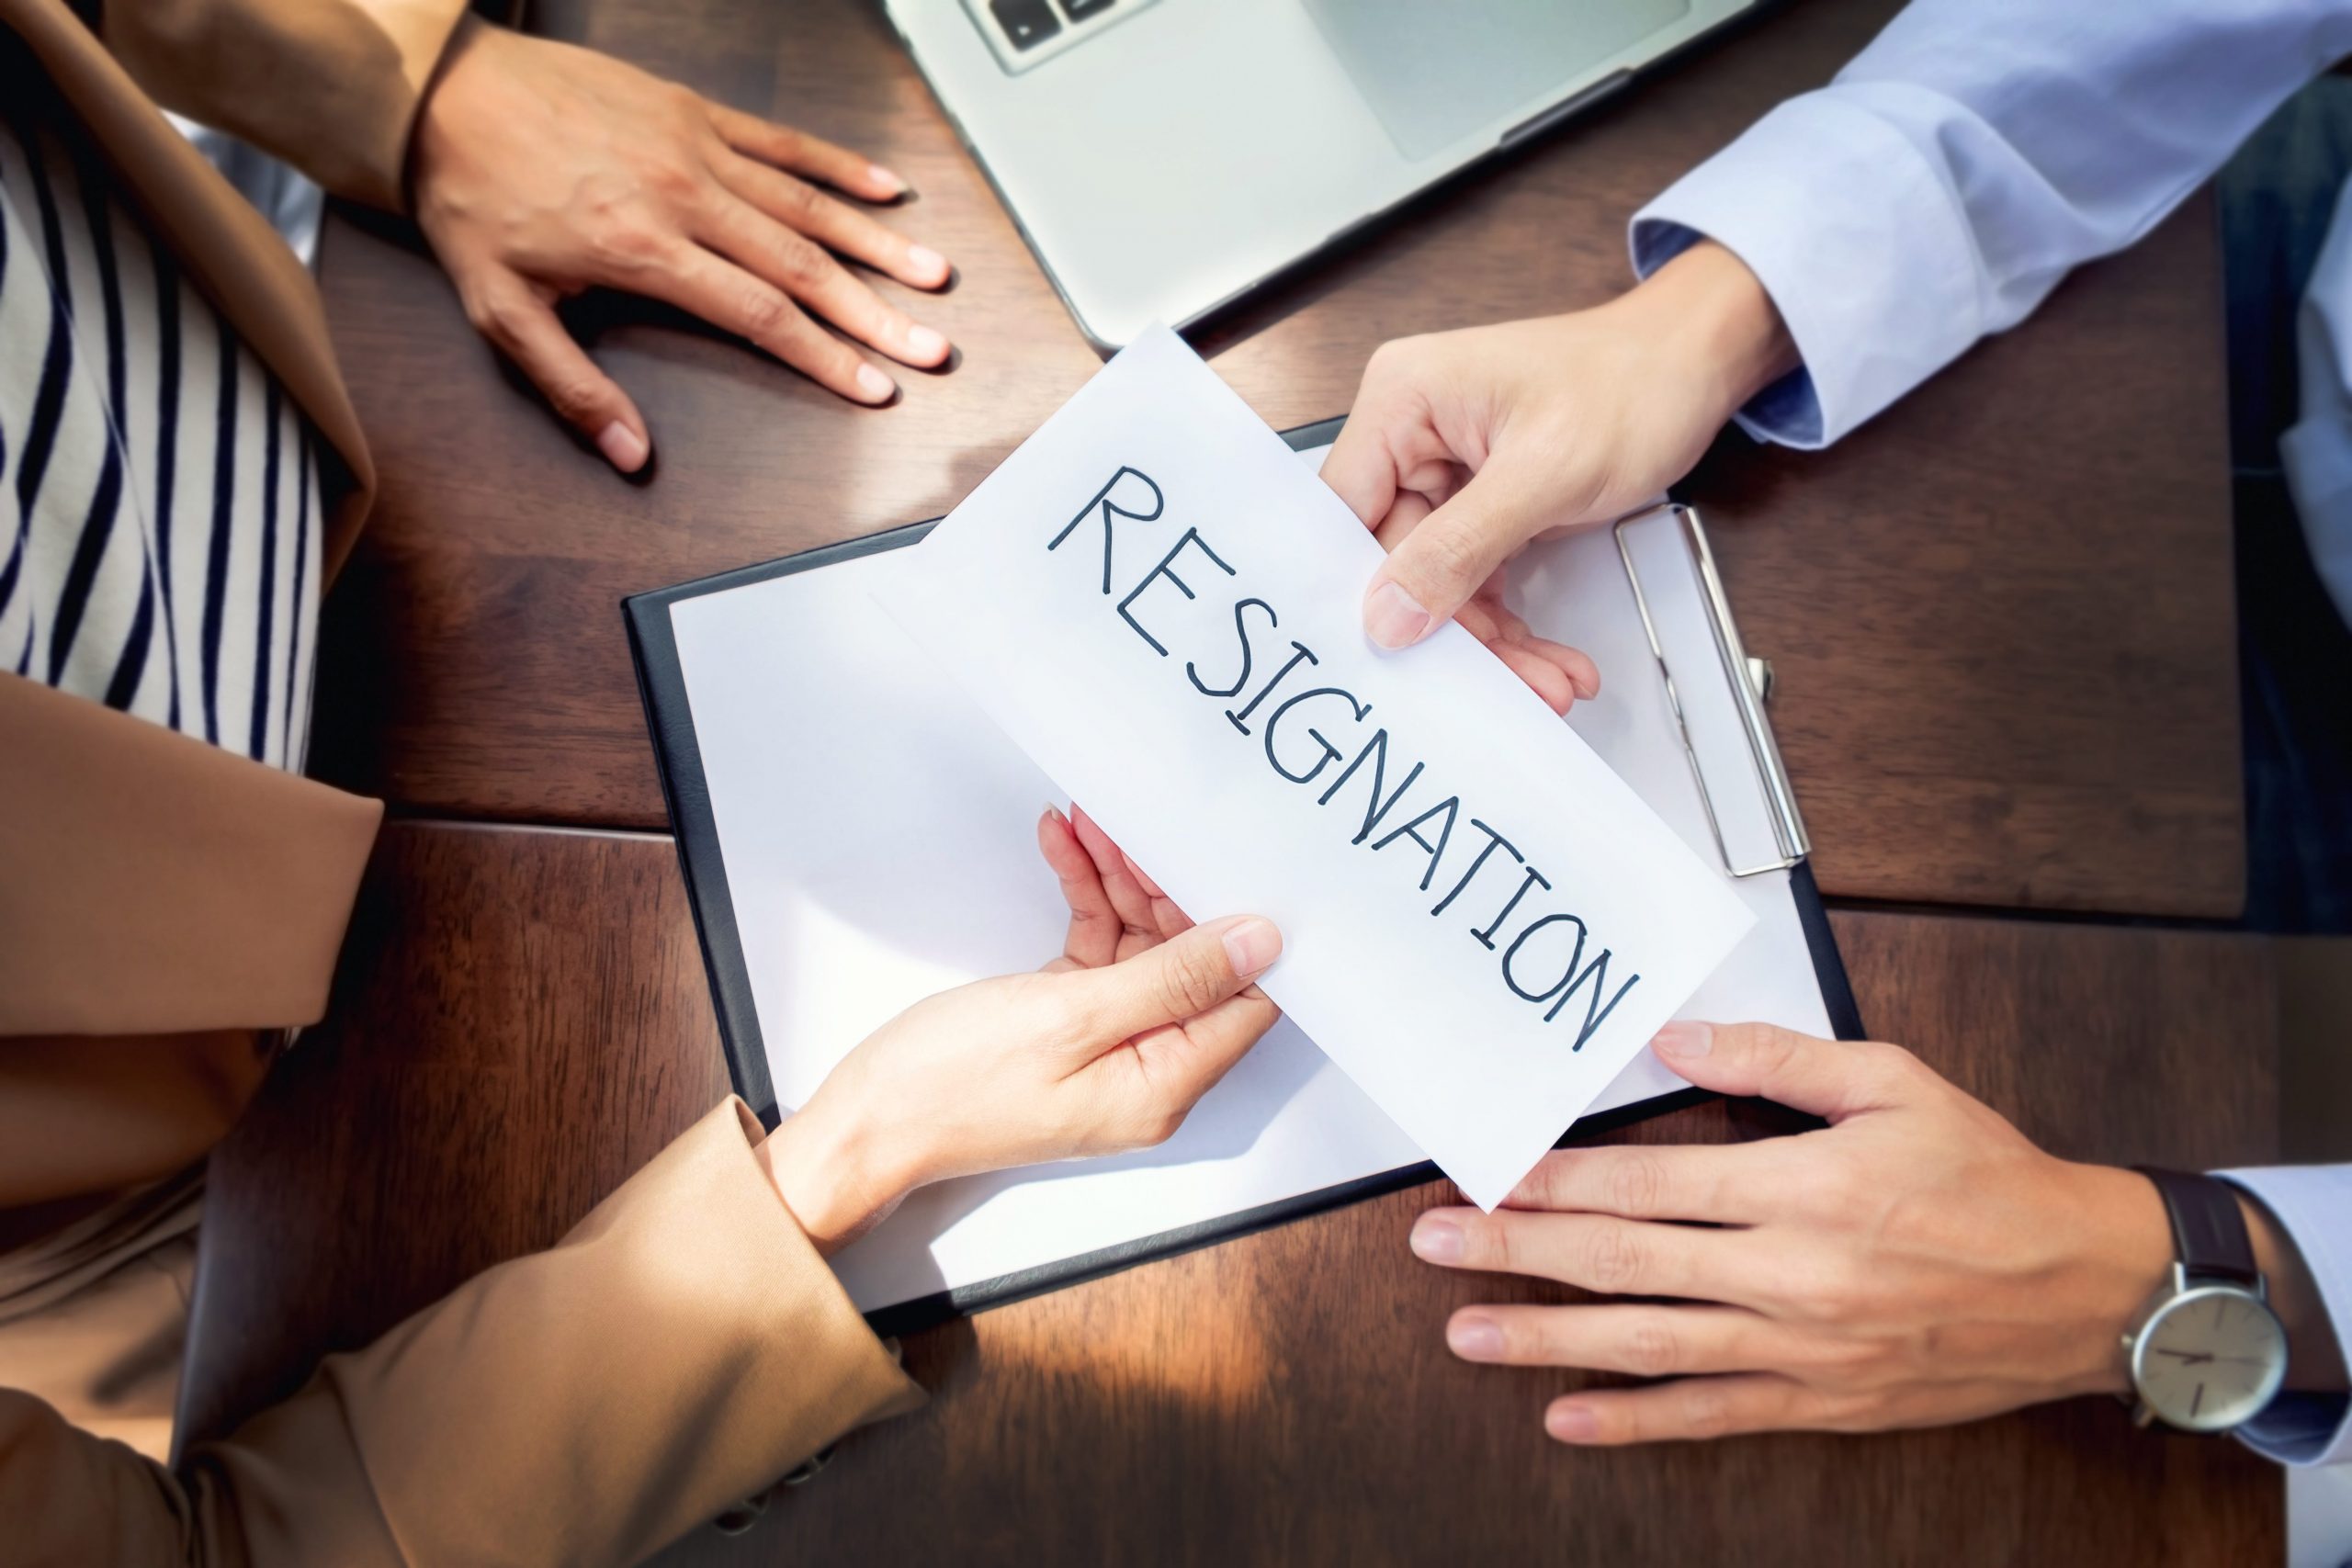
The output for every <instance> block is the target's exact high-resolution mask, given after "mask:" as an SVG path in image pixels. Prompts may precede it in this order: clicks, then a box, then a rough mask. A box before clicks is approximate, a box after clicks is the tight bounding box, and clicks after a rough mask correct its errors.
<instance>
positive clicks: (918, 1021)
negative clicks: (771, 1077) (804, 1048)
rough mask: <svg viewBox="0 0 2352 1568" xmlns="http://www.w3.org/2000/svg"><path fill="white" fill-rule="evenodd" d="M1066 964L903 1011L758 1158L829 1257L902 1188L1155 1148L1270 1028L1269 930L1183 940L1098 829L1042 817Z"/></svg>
mask: <svg viewBox="0 0 2352 1568" xmlns="http://www.w3.org/2000/svg"><path fill="white" fill-rule="evenodd" d="M1037 841H1038V847H1039V848H1040V849H1041V850H1042V851H1043V852H1044V853H1045V857H1046V863H1047V864H1048V865H1049V866H1051V867H1052V868H1053V871H1054V874H1055V875H1056V876H1057V877H1058V878H1060V880H1061V886H1062V894H1063V897H1065V898H1066V899H1067V900H1068V901H1069V937H1068V939H1067V941H1066V942H1065V944H1064V947H1063V951H1062V955H1061V956H1060V957H1059V958H1057V959H1055V960H1054V961H1053V962H1052V963H1050V964H1046V966H1045V968H1043V969H1042V970H1040V971H1038V972H1037V973H1035V974H1031V975H1008V976H1000V977H998V978H996V979H992V980H980V981H976V982H974V983H973V984H971V985H968V986H962V987H957V988H956V989H955V990H952V991H944V992H942V993H941V994H940V995H938V996H935V997H931V998H926V999H924V1000H922V1001H920V1002H917V1003H916V1004H915V1005H914V1006H913V1007H910V1008H909V1009H908V1010H906V1011H905V1012H902V1013H900V1014H899V1016H898V1017H897V1018H894V1019H892V1020H891V1021H889V1022H888V1023H886V1024H884V1025H883V1026H882V1027H881V1028H880V1029H878V1030H876V1031H875V1032H874V1033H872V1034H871V1035H869V1036H867V1037H866V1039H865V1041H864V1042H863V1043H860V1044H859V1045H858V1047H857V1048H856V1049H855V1050H854V1051H852V1052H851V1053H850V1054H849V1055H848V1056H846V1057H844V1058H843V1059H842V1063H841V1065H840V1066H837V1067H835V1068H834V1069H833V1071H832V1073H831V1076H829V1077H827V1078H826V1079H825V1081H824V1082H823V1083H822V1084H820V1085H819V1086H818V1089H817V1092H816V1093H815V1094H814V1095H812V1096H810V1097H809V1102H808V1104H806V1105H805V1106H803V1107H801V1109H800V1110H799V1111H797V1112H796V1113H794V1114H793V1115H792V1116H790V1117H789V1118H787V1119H786V1122H784V1124H783V1125H782V1126H781V1127H779V1128H777V1129H776V1131H775V1134H773V1135H772V1136H770V1137H769V1138H768V1140H767V1141H766V1142H765V1143H764V1144H763V1145H761V1146H760V1151H759V1156H760V1159H761V1161H762V1163H763V1164H764V1165H765V1166H766V1167H767V1168H768V1171H769V1174H770V1175H771V1177H772V1178H773V1179H775V1184H776V1190H778V1191H779V1192H781V1193H782V1194H783V1196H784V1201H785V1202H786V1205H787V1206H788V1207H790V1208H791V1210H792V1212H793V1215H794V1217H795V1218H797V1220H799V1222H800V1224H801V1227H802V1228H803V1229H804V1230H806V1231H807V1232H808V1233H809V1238H810V1239H811V1240H812V1241H814V1242H815V1243H816V1244H817V1247H818V1249H819V1250H820V1251H822V1252H826V1253H831V1251H833V1250H834V1249H836V1248H838V1247H842V1246H843V1245H845V1244H846V1243H848V1242H849V1241H852V1240H854V1239H855V1238H856V1237H857V1236H858V1235H862V1234H863V1233H864V1232H865V1231H866V1230H868V1229H870V1228H871V1227H872V1226H873V1225H874V1224H876V1222H878V1221H879V1220H881V1219H882V1218H883V1216H885V1215H886V1214H888V1213H889V1212H890V1210H891V1209H892V1208H893V1207H895V1206H896V1205H897V1203H898V1201H899V1199H901V1198H903V1197H904V1196H906V1194H907V1193H909V1192H910V1191H912V1190H914V1189H916V1188H918V1187H922V1186H925V1185H927V1184H929V1183H931V1182H933V1181H942V1180H945V1179H947V1178H949V1177H954V1176H969V1175H973V1174H975V1173H977V1172H979V1171H984V1170H998V1169H1002V1168H1006V1167H1008V1166H1016V1165H1034V1164H1037V1163H1039V1162H1041V1161H1045V1160H1059V1159H1075V1158H1080V1157H1081V1156H1090V1155H1105V1154H1115V1153H1118V1152H1120V1151H1123V1150H1126V1149H1134V1148H1142V1147H1146V1146H1148V1145H1152V1144H1158V1143H1161V1142H1163V1141H1165V1140H1166V1139H1167V1138H1168V1137H1169V1135H1170V1134H1173V1133H1174V1132H1175V1131H1176V1129H1177V1128H1178V1127H1179V1126H1181V1125H1182V1123H1183V1121H1184V1117H1185V1115H1186V1114H1187V1113H1188V1112H1189V1111H1191V1110H1192V1109H1193V1103H1194V1102H1195V1101H1196V1100H1199V1099H1200V1098H1201V1096H1202V1095H1204V1094H1206V1093H1207V1092H1208V1091H1209V1090H1210V1089H1212V1088H1214V1087H1216V1082H1217V1080H1218V1079H1220V1078H1222V1077H1225V1074H1226V1071H1227V1068H1229V1067H1231V1066H1233V1064H1234V1063H1235V1062H1237V1061H1238V1060H1240V1058H1241V1055H1242V1053H1243V1052H1245V1051H1247V1050H1249V1049H1250V1046H1252V1045H1254V1044H1256V1043H1258V1039H1259V1037H1260V1036H1261V1035H1262V1034H1264V1033H1265V1032H1266V1031H1267V1030H1269V1029H1271V1028H1272V1027H1273V1025H1274V1021H1275V1020H1276V1019H1277V1018H1279V1017H1280V1016H1281V1014H1280V1013H1279V1011H1278V1010H1276V1009H1275V1007H1274V1004H1273V1003H1272V1002H1271V1001H1269V1000H1268V999H1267V998H1266V994H1265V993H1264V992H1263V991H1261V990H1260V989H1259V988H1258V987H1256V986H1255V985H1252V984H1251V983H1250V982H1251V981H1253V980H1255V979H1256V978H1257V976H1260V975H1261V974H1263V973H1265V971H1266V970H1267V969H1269V968H1270V967H1272V964H1273V962H1274V960H1275V959H1276V958H1277V957H1278V956H1280V955H1281V953H1282V936H1281V933H1279V932H1278V931H1275V930H1274V927H1273V923H1272V921H1270V920H1266V919H1260V918H1258V917H1256V916H1250V915H1243V916H1231V917H1227V919H1220V920H1213V921H1211V922H1210V923H1209V924H1207V925H1205V926H1195V925H1193V922H1192V921H1191V920H1190V919H1186V918H1185V916H1184V914H1183V911H1182V910H1180V909H1178V908H1176V906H1175V905H1174V904H1173V903H1170V901H1169V899H1168V898H1167V897H1165V896H1164V895H1163V894H1161V892H1160V890H1159V886H1157V885H1156V884H1154V883H1153V882H1152V881H1151V879H1150V878H1149V877H1148V876H1146V875H1144V874H1143V873H1142V872H1141V871H1140V870H1139V869H1137V868H1136V865H1135V864H1134V863H1132V862H1130V861H1129V860H1127V858H1126V857H1125V855H1124V854H1122V853H1121V852H1120V851H1119V849H1118V847H1117V846H1116V845H1115V844H1114V843H1112V841H1111V840H1110V839H1109V838H1108V837H1107V836H1105V835H1104V834H1103V830H1102V829H1100V828H1098V827H1096V826H1095V825H1094V824H1093V823H1092V822H1091V821H1090V820H1088V818H1086V816H1085V814H1084V813H1082V812H1080V813H1078V814H1077V819H1076V821H1072V820H1071V819H1070V818H1066V817H1064V816H1063V815H1062V814H1061V813H1060V812H1058V811H1056V810H1053V809H1050V808H1048V809H1047V811H1046V814H1045V815H1044V816H1043V817H1041V818H1039V819H1038V822H1037Z"/></svg>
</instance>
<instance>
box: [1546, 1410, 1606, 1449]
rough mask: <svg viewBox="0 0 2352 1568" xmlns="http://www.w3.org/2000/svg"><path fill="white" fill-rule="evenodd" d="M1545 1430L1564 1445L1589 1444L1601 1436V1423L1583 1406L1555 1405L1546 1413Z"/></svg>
mask: <svg viewBox="0 0 2352 1568" xmlns="http://www.w3.org/2000/svg"><path fill="white" fill-rule="evenodd" d="M1544 1430H1545V1431H1547V1432H1549V1433H1551V1434H1552V1436H1554V1437H1555V1438H1559V1439H1560V1441H1562V1442H1564V1443H1589V1442H1590V1441H1592V1439H1593V1438H1597V1437H1599V1436H1600V1420H1599V1419H1598V1418H1597V1417H1596V1416H1594V1415H1593V1413H1592V1412H1591V1411H1589V1410H1588V1409H1586V1408H1585V1407H1584V1406H1583V1405H1581V1404H1555V1405H1554V1406H1552V1408H1551V1409H1550V1410H1548V1411H1546V1412H1544Z"/></svg>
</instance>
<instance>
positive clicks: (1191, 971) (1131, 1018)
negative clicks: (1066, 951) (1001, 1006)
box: [1063, 915, 1283, 1042]
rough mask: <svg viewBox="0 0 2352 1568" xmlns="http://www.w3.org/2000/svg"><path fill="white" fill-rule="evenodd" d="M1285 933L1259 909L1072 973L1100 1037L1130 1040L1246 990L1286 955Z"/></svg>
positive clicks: (1069, 981) (1091, 1031) (1068, 977)
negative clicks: (1093, 967)
mask: <svg viewBox="0 0 2352 1568" xmlns="http://www.w3.org/2000/svg"><path fill="white" fill-rule="evenodd" d="M1282 951H1283V938H1282V933H1281V932H1280V931H1276V930H1275V929H1274V922H1273V921H1272V920H1269V919H1265V918H1264V917H1262V916H1259V915H1229V916H1227V918H1225V919H1221V920H1212V921H1210V922H1209V923H1208V924H1206V925H1202V926H1194V927H1193V929H1192V930H1190V931H1184V932H1182V933H1180V934H1179V935H1177V936H1174V937H1171V938H1170V939H1169V940H1168V941H1166V942H1161V943H1160V944H1159V946H1157V947H1152V948H1147V949H1146V950H1145V951H1143V952H1141V953H1136V954H1135V955H1134V956H1133V957H1131V958H1127V959H1125V960H1122V961H1121V962H1119V963H1117V964H1107V965H1105V966H1104V967H1103V968H1100V969H1084V970H1071V971H1068V972H1066V973H1065V974H1064V976H1063V982H1064V984H1066V985H1067V986H1069V987H1070V989H1072V990H1073V991H1075V992H1076V993H1077V994H1078V998H1079V1005H1080V1008H1081V1009H1082V1010H1083V1011H1084V1013H1085V1015H1086V1019H1087V1022H1088V1028H1087V1030H1086V1033H1087V1034H1088V1035H1089V1036H1090V1037H1091V1038H1092V1039H1093V1040H1095V1041H1097V1042H1107V1041H1117V1040H1125V1039H1127V1038H1129V1037H1130V1036H1132V1035H1136V1034H1140V1033H1142V1032H1144V1031H1145V1030H1147V1029H1156V1028H1158V1027H1159V1026H1160V1025H1161V1024H1167V1023H1182V1022H1183V1021H1185V1020H1186V1019H1189V1018H1193V1017H1196V1016H1197V1015H1199V1014H1201V1013H1204V1012H1206V1011H1208V1010H1210V1009H1211V1008H1213V1007H1215V1006H1216V1005H1217V1004H1218V1003H1219V1002H1221V1001H1223V1000H1225V999H1226V998H1227V997H1230V996H1233V995H1234V994H1235V993H1237V992H1238V991H1241V990H1243V989H1244V988H1246V987H1248V986H1249V985H1250V982H1251V981H1253V980H1255V979H1256V978H1257V977H1258V976H1261V975H1262V974H1264V973H1265V972H1266V971H1267V970H1268V969H1270V968H1272V966H1273V962H1274V960H1275V959H1276V958H1279V957H1280V956H1282Z"/></svg>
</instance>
